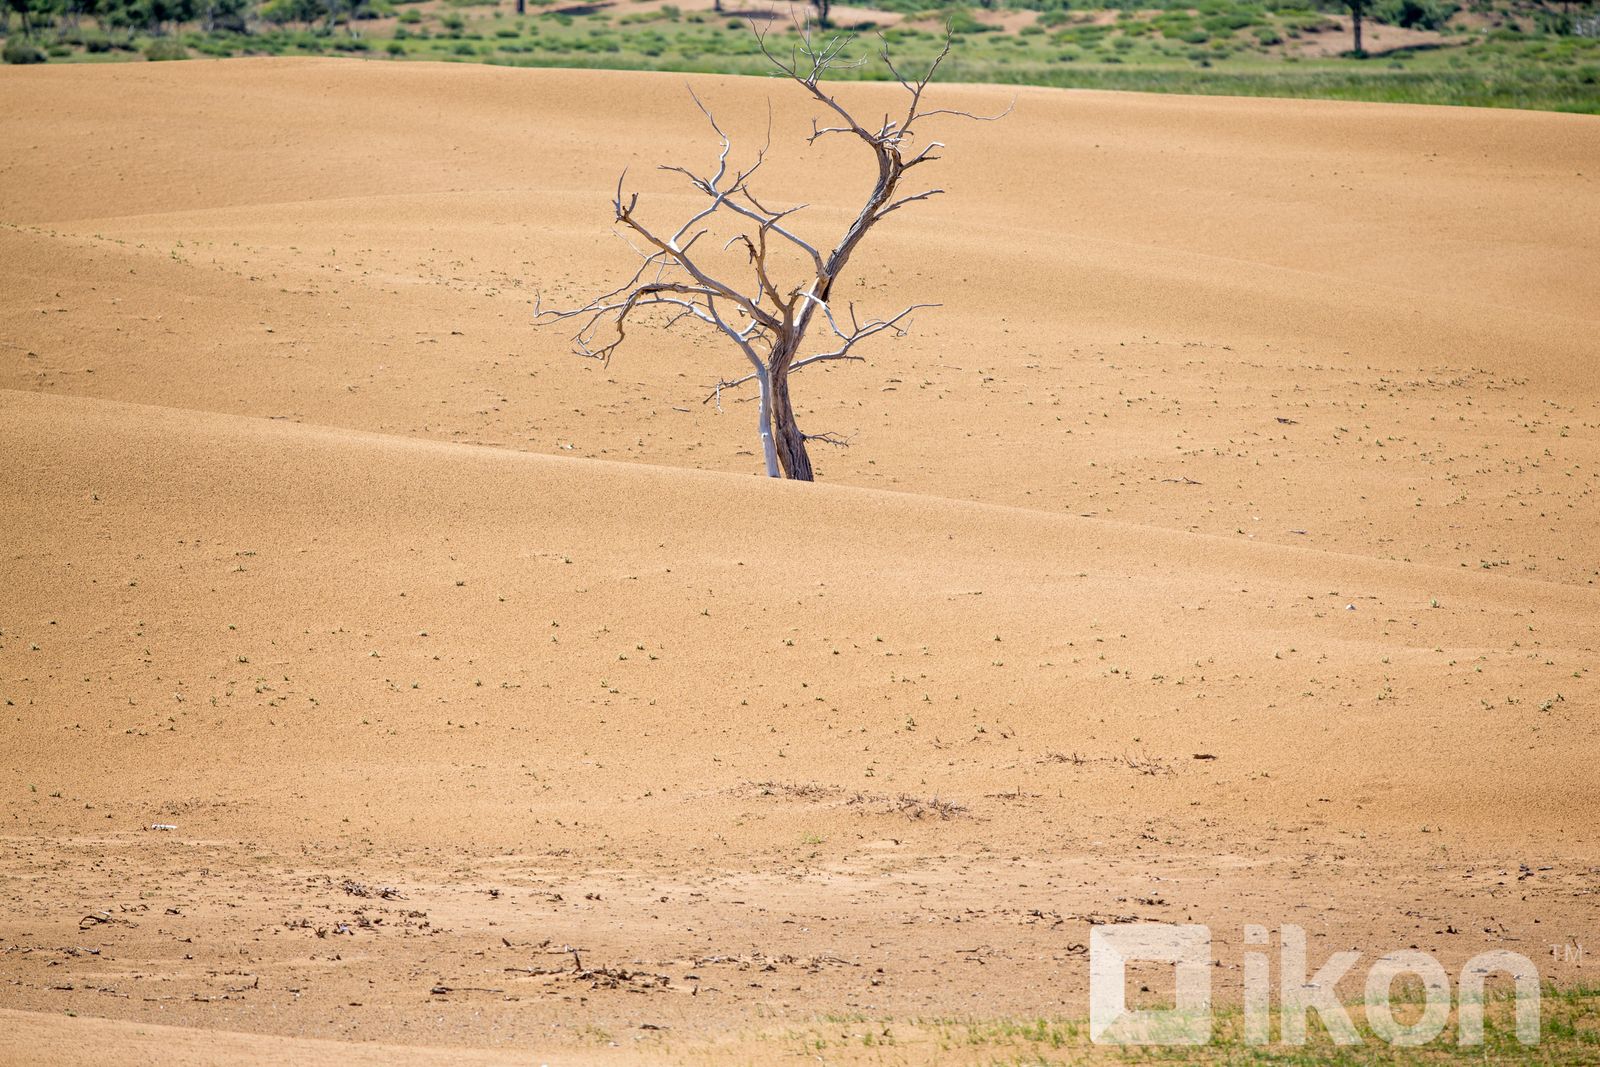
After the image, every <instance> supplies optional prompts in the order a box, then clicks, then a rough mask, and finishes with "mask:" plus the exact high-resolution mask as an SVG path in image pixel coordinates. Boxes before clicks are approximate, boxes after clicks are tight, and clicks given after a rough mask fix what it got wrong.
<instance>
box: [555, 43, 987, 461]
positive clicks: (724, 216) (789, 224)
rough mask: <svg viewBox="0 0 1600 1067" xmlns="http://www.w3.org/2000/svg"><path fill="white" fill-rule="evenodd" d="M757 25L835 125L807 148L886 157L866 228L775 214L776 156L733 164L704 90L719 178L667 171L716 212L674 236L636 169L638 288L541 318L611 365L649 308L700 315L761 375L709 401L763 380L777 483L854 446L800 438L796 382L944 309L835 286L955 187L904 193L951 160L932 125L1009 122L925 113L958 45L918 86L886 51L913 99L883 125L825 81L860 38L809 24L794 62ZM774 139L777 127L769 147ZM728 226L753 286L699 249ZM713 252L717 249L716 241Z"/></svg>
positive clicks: (883, 57)
mask: <svg viewBox="0 0 1600 1067" xmlns="http://www.w3.org/2000/svg"><path fill="white" fill-rule="evenodd" d="M751 29H752V32H754V33H755V35H756V39H757V41H758V42H759V43H760V46H761V50H762V52H763V53H764V54H765V55H766V57H767V58H768V59H769V60H771V61H772V63H773V65H774V66H775V68H776V70H775V72H774V73H776V74H780V75H782V76H784V77H785V78H787V79H788V80H791V81H793V82H794V83H795V84H797V85H799V86H800V87H801V88H802V89H803V90H804V91H805V92H806V93H808V94H809V95H810V96H811V98H812V99H813V101H814V102H815V103H816V104H818V105H820V106H821V109H822V111H823V114H824V115H825V116H826V118H825V120H824V121H823V122H817V121H816V120H813V122H812V128H811V134H810V136H809V138H808V139H807V143H808V144H814V143H816V142H817V141H818V140H820V139H821V138H823V137H828V136H842V137H847V138H855V139H857V140H859V141H860V142H861V143H862V144H863V145H865V146H866V148H868V149H869V150H870V151H871V152H872V155H873V158H874V160H875V161H876V163H877V169H878V177H877V182H876V184H874V186H873V188H872V192H871V194H870V195H869V196H868V197H867V200H866V203H865V204H863V205H862V206H861V209H860V211H859V212H858V213H857V215H856V216H855V220H854V221H853V222H851V223H850V225H849V227H848V228H847V229H846V230H845V231H844V234H843V236H841V237H840V238H839V239H838V240H837V242H835V243H834V244H832V245H831V246H830V245H824V244H822V243H820V242H813V241H812V240H808V239H806V238H805V237H802V236H800V234H799V233H798V232H797V231H796V229H795V228H794V226H793V216H794V215H795V213H796V212H798V211H800V210H801V209H802V208H803V207H804V206H805V205H803V204H797V205H795V206H793V207H784V208H777V207H769V206H767V202H764V201H763V200H761V199H758V198H757V196H756V194H755V193H754V192H753V191H752V189H751V187H750V181H751V179H752V178H753V177H754V176H755V175H756V173H757V172H758V171H759V170H760V169H761V166H762V163H763V162H764V161H765V159H766V153H767V148H766V147H763V148H762V149H761V151H759V152H758V153H757V154H756V156H755V159H754V161H753V162H752V163H751V164H750V165H749V166H748V167H746V168H745V169H742V170H741V169H738V168H736V167H734V166H733V165H732V164H730V162H729V156H730V155H731V153H732V144H731V142H730V140H729V138H728V135H727V134H726V133H724V132H723V130H722V127H721V126H720V125H718V123H717V120H716V117H715V116H714V115H712V113H711V111H710V109H709V108H707V107H706V106H705V104H703V103H702V102H701V101H700V98H699V97H698V96H694V94H693V92H692V91H691V93H690V95H691V96H692V97H693V98H694V102H695V104H696V106H698V107H699V108H700V110H701V112H702V113H703V114H704V115H705V116H706V119H707V120H708V121H709V122H710V123H711V128H712V130H714V131H715V132H716V135H717V137H718V138H720V140H721V142H722V147H721V152H720V153H719V155H718V157H717V164H716V169H715V171H713V172H712V173H711V174H709V175H701V174H696V173H694V172H692V171H690V170H688V169H686V168H684V167H677V166H662V168H661V169H662V170H667V171H672V172H674V173H676V174H680V175H682V176H683V177H684V178H686V179H687V180H688V182H689V184H690V186H692V187H693V188H694V189H695V190H696V191H698V192H699V193H701V194H703V195H704V196H705V197H706V199H707V201H708V203H707V204H706V205H705V206H704V207H702V208H701V209H700V210H699V211H697V212H696V213H695V214H693V215H692V216H690V218H689V219H688V220H687V221H685V222H684V223H683V224H682V225H680V226H678V227H677V228H676V229H675V230H672V231H671V232H670V233H669V232H668V231H666V230H665V229H663V228H658V227H657V226H655V225H654V224H650V223H646V222H645V221H643V220H642V219H640V218H639V215H638V206H639V196H638V194H637V193H634V194H631V195H625V194H624V193H623V191H622V185H623V181H624V180H625V179H626V178H627V174H626V172H624V174H623V176H622V178H619V179H618V181H617V191H616V195H615V197H614V199H613V201H612V206H613V208H614V209H615V211H616V221H617V223H618V225H619V226H620V227H621V229H622V234H623V236H624V237H626V238H631V239H632V240H633V241H636V242H637V243H636V244H635V250H636V251H638V253H639V255H640V257H641V258H642V259H643V263H642V264H641V265H640V267H639V269H638V270H637V271H636V272H635V273H634V275H633V276H632V277H631V278H629V279H628V281H627V282H626V283H624V284H623V285H621V286H619V287H617V288H616V289H613V290H611V291H610V292H608V293H605V294H603V295H602V296H599V297H596V298H595V299H594V300H592V301H590V302H589V303H588V304H585V305H584V306H583V307H581V308H576V309H574V310H570V311H554V312H541V313H540V317H541V318H542V319H544V320H545V321H561V320H568V319H576V320H578V321H579V322H580V323H581V325H580V327H579V329H578V332H577V334H576V335H575V336H574V337H573V347H574V350H575V351H577V352H578V353H579V354H580V355H585V356H589V357H592V358H595V359H599V360H601V361H608V360H609V359H610V358H611V355H612V353H613V352H615V351H616V350H617V348H618V346H620V345H621V344H622V342H623V339H624V336H625V334H626V328H627V325H628V323H629V320H630V318H631V317H632V316H633V315H634V313H635V312H637V311H639V310H640V309H648V308H659V309H661V310H662V311H664V312H665V313H667V315H668V319H667V325H669V326H671V325H675V324H676V323H678V322H682V321H686V320H687V321H691V322H696V323H698V324H699V325H701V326H702V327H704V326H709V327H712V328H714V329H715V330H717V331H719V333H720V334H721V336H722V337H724V338H725V339H726V340H728V341H729V342H731V343H732V345H733V346H734V347H736V348H737V349H738V350H739V351H740V352H741V353H743V354H744V357H745V359H746V360H748V361H749V364H750V371H749V373H747V374H745V375H743V376H742V377H737V378H732V379H724V380H722V381H720V382H718V383H717V385H716V388H715V391H714V392H713V393H712V394H711V396H709V397H707V398H706V400H707V402H710V401H711V400H713V399H714V400H717V401H718V402H719V404H720V401H721V397H722V393H723V392H724V391H725V390H729V389H734V388H736V387H738V386H742V385H746V384H748V383H750V382H754V383H755V384H756V387H757V389H758V391H759V397H758V399H759V404H758V410H757V416H756V419H757V427H758V431H759V433H760V436H761V447H762V454H763V455H764V457H765V459H766V467H767V474H768V475H769V476H770V477H773V478H777V477H786V478H795V479H799V480H802V481H811V480H812V469H811V458H810V456H809V454H808V453H807V451H806V442H807V441H818V440H820V441H826V442H829V443H833V444H842V443H844V442H843V441H842V440H841V439H840V438H838V437H837V435H835V434H831V433H821V434H808V433H805V432H804V431H802V430H801V429H800V426H799V424H798V423H797V421H796V419H795V412H794V403H793V401H792V399H791V396H790V392H789V375H790V374H792V373H793V372H795V371H798V370H801V369H803V368H805V367H809V366H813V365H815V364H818V363H827V362H833V361H837V360H860V359H861V358H862V357H861V356H860V355H858V354H857V353H856V351H855V348H856V346H857V345H858V344H860V343H861V342H862V341H865V340H867V339H868V338H870V337H873V336H876V335H877V334H880V333H884V332H892V333H894V334H896V335H903V334H904V333H905V329H906V326H907V324H908V320H909V319H910V316H911V315H912V313H913V312H915V311H917V310H919V309H921V308H925V307H933V306H935V305H932V304H912V305H911V306H910V307H907V308H905V309H904V310H902V311H900V312H899V313H898V314H895V315H893V316H891V317H889V318H863V317H860V316H858V315H857V313H856V310H855V306H854V305H853V304H851V305H848V306H846V307H844V308H840V307H838V306H836V304H835V303H834V288H835V286H836V285H837V283H838V281H839V278H840V277H841V276H842V275H843V273H844V271H845V268H846V267H847V266H848V265H849V263H850V258H851V256H852V255H854V254H855V251H856V249H857V248H858V247H860V245H861V242H862V241H863V239H865V238H866V236H867V234H868V232H869V231H871V229H872V228H873V227H874V226H876V225H877V224H878V223H879V222H881V221H883V219H885V218H887V217H888V216H889V215H890V214H892V213H893V212H896V211H898V210H900V209H901V208H903V207H905V206H907V205H908V204H914V203H916V202H918V201H921V200H927V199H928V198H929V197H932V196H936V195H938V194H939V193H941V192H943V190H942V189H934V188H928V189H920V190H912V191H907V190H905V189H903V188H902V181H903V179H904V178H905V175H906V172H907V171H909V170H911V169H912V168H913V167H918V166H921V165H922V164H924V163H929V162H932V161H933V160H935V159H938V158H939V156H938V155H937V152H938V150H939V149H941V148H943V147H944V146H943V145H942V144H941V143H940V142H938V141H924V142H922V146H921V147H920V148H918V147H916V144H915V143H914V142H915V141H916V131H917V128H918V126H919V125H920V124H921V123H922V122H923V121H924V120H927V119H930V118H934V117H936V116H941V115H945V116H960V117H964V118H972V119H982V120H983V121H992V120H994V119H998V118H1000V117H1001V115H992V116H978V115H972V114H970V113H968V112H964V111H955V110H951V109H948V108H930V107H927V106H925V104H924V103H923V94H924V93H925V91H926V90H927V88H928V85H929V83H930V82H931V81H932V80H933V77H934V75H935V74H936V73H937V72H938V70H939V65H940V64H941V63H942V62H943V61H944V59H945V57H946V56H948V55H949V54H950V43H951V42H950V38H949V37H948V36H947V37H946V39H945V43H944V48H943V49H942V50H941V51H940V52H939V54H938V56H937V57H935V59H934V60H933V61H932V62H931V63H930V64H929V65H928V66H927V68H926V70H925V71H924V72H923V73H922V74H921V75H920V76H919V77H916V78H911V77H907V76H906V75H904V74H902V73H901V72H900V70H899V69H898V68H897V67H896V66H895V64H894V62H893V60H892V58H891V57H890V55H889V49H888V45H887V43H885V44H884V45H883V48H882V49H881V51H880V53H879V59H880V61H881V62H882V63H883V64H884V66H885V67H886V68H887V69H888V71H889V73H890V75H891V76H892V77H893V78H894V79H895V80H896V81H897V82H899V84H900V87H901V88H902V89H904V90H905V93H906V104H905V110H904V112H903V113H900V114H899V115H897V116H886V117H885V118H884V119H883V121H882V123H881V124H879V125H875V126H868V125H866V124H864V123H862V122H860V121H858V120H857V119H856V118H855V117H854V115H852V114H851V112H850V111H849V110H847V109H846V108H845V107H844V105H842V104H840V103H839V101H837V100H836V99H834V97H833V96H832V95H830V94H829V93H828V92H827V91H825V90H824V89H823V87H822V81H823V78H824V76H825V75H826V74H827V73H828V72H829V71H830V70H833V69H836V68H843V67H846V66H850V65H859V63H860V62H863V61H864V60H856V61H853V62H852V61H850V60H847V59H846V58H845V51H846V49H847V48H848V47H849V45H850V43H851V41H852V39H853V38H852V37H850V36H849V35H839V36H830V37H828V38H827V39H826V40H820V41H819V40H816V39H814V38H813V37H812V34H811V31H810V28H809V27H808V26H803V27H799V31H800V32H799V40H798V42H797V43H796V44H795V45H794V47H793V50H792V52H791V54H790V55H789V56H788V57H787V58H784V57H782V56H780V55H779V54H778V53H777V52H776V50H775V49H774V48H773V47H772V46H771V45H770V44H769V41H768V37H767V34H766V32H765V31H764V30H762V29H760V28H758V27H756V26H755V25H754V24H752V27H751ZM1009 110H1010V109H1009V108H1008V109H1007V111H1009ZM1002 114H1004V112H1002ZM770 144H771V132H770V129H769V131H768V146H770ZM717 223H731V224H733V225H734V227H735V228H736V229H737V230H738V231H739V232H737V233H736V234H735V235H734V236H733V237H732V238H730V239H729V240H728V241H727V242H726V243H725V244H724V245H723V246H722V247H723V249H724V250H727V249H730V248H731V249H734V250H737V251H741V252H743V253H744V256H745V262H746V265H747V267H748V270H749V276H748V277H747V278H746V279H745V280H744V281H743V283H742V284H737V283H734V282H730V281H726V280H724V278H722V277H719V276H717V273H716V268H714V267H712V266H710V265H708V260H707V259H706V258H705V257H702V256H701V255H700V253H699V252H698V251H697V250H696V243H697V242H699V241H700V239H701V238H702V237H705V236H706V235H707V234H708V233H709V232H711V227H712V226H713V225H714V224H717ZM711 244H712V245H713V246H714V245H715V241H713V242H711ZM785 259H787V260H789V261H790V263H791V264H792V263H796V262H797V263H800V264H803V267H801V268H800V269H799V272H800V277H799V278H798V279H795V280H786V279H784V278H782V277H780V276H779V275H781V274H782V273H783V263H782V261H783V260H785ZM819 320H820V322H821V323H822V324H823V326H820V327H818V328H819V329H824V328H825V329H826V331H827V333H826V335H825V336H826V338H827V339H826V341H825V342H824V343H823V344H822V345H821V346H819V347H821V350H820V351H810V352H806V350H805V349H804V345H805V342H806V338H807V336H808V335H809V333H810V332H811V328H812V326H813V325H814V324H816V323H817V322H818V321H819ZM602 334H604V335H605V336H604V337H602ZM613 334H614V336H613Z"/></svg>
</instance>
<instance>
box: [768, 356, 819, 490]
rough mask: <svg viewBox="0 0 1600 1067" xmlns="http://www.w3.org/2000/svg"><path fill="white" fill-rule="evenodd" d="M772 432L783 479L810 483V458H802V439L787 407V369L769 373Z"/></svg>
mask: <svg viewBox="0 0 1600 1067" xmlns="http://www.w3.org/2000/svg"><path fill="white" fill-rule="evenodd" d="M772 430H773V437H774V438H775V439H776V440H775V441H774V442H773V443H774V444H775V445H776V446H777V451H778V463H779V464H780V465H781V466H782V467H783V476H784V477H785V478H793V479H794V480H795V481H799V482H809V481H812V480H814V475H813V474H812V473H811V457H810V456H809V455H807V454H806V435H805V434H803V433H801V432H800V427H799V425H798V424H797V423H796V422H795V421H794V407H793V405H791V404H790V403H789V368H788V367H787V366H784V367H783V368H782V369H780V370H775V371H774V372H773V373H772Z"/></svg>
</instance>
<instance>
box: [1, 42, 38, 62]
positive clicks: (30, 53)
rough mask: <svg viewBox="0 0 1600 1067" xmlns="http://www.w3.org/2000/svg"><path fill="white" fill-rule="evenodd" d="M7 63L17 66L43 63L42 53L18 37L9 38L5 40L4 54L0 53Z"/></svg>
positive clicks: (30, 43) (32, 44) (35, 46)
mask: <svg viewBox="0 0 1600 1067" xmlns="http://www.w3.org/2000/svg"><path fill="white" fill-rule="evenodd" d="M0 58H4V59H5V61H6V62H7V63H16V64H18V65H21V64H25V63H43V62H44V59H45V57H44V53H43V52H41V51H40V50H39V47H38V46H37V45H35V44H34V43H33V42H32V41H24V40H23V39H22V38H20V37H11V38H8V39H7V40H6V47H5V51H4V53H0Z"/></svg>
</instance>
